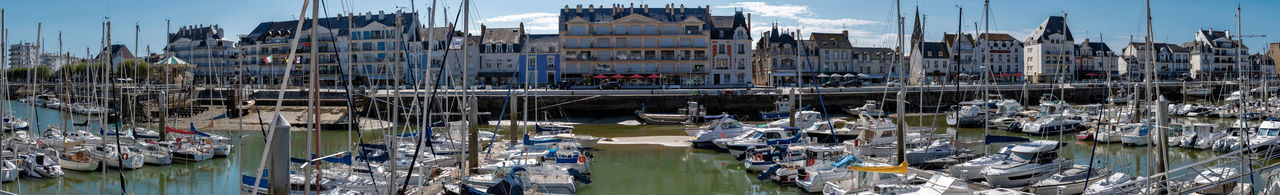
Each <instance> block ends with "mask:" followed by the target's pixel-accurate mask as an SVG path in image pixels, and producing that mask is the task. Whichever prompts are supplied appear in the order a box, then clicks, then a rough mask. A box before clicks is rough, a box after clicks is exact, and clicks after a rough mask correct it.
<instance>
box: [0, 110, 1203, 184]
mask: <svg viewBox="0 0 1280 195" xmlns="http://www.w3.org/2000/svg"><path fill="white" fill-rule="evenodd" d="M14 105H19V104H14ZM10 108H14V110H15V111H16V112H17V113H18V114H19V116H26V115H27V114H28V113H30V112H29V111H30V109H29V107H25V106H23V107H16V108H15V107H10ZM37 114H39V116H40V121H39V124H40V125H42V126H40V127H35V128H36V129H42V128H43V125H50V124H60V123H61V120H60V117H64V116H70V115H64V114H60V113H58V112H57V111H53V110H47V109H39V110H38V112H37ZM76 117H78V118H79V119H78V120H83V116H76ZM24 118H25V117H24ZM942 120H943V119H942V117H940V116H925V117H909V118H908V119H907V121H908V123H910V124H912V126H921V125H920V123H922V122H921V121H923V124H924V126H933V127H938V129H940V131H939V132H942V130H943V129H946V128H949V127H946V125H945V124H944V123H943V122H942ZM1213 121H1217V120H1213ZM95 128H96V127H95ZM247 128H249V129H257V127H247ZM680 128H681V127H680V126H674V125H647V126H624V125H614V124H585V125H577V133H579V134H586V135H593V136H598V137H634V136H671V135H676V136H682V135H685V134H684V132H683V131H682V130H681V129H680ZM483 130H485V131H491V130H492V127H486V128H483ZM957 131H958V134H959V139H960V140H961V141H965V142H973V141H980V140H981V139H982V136H983V130H982V129H970V128H965V129H958V130H957ZM212 132H213V133H217V134H222V135H226V136H227V137H240V136H241V135H243V139H237V140H235V141H237V142H239V141H242V140H243V144H244V145H243V147H237V148H236V149H235V150H234V151H233V153H232V154H231V156H228V157H225V158H214V159H211V160H207V161H202V162H194V163H186V162H176V163H174V164H172V165H167V166H153V165H147V166H145V167H143V168H141V169H137V170H125V171H123V172H118V171H116V170H114V169H112V170H106V171H103V170H99V171H95V172H76V171H69V170H68V171H66V172H67V175H66V176H64V177H61V178H46V179H31V178H23V179H21V182H7V183H4V184H0V189H2V190H5V191H10V192H22V193H23V194H59V193H60V194H96V193H103V194H116V193H119V192H120V191H121V187H120V186H121V182H122V181H121V179H120V178H121V174H122V173H123V178H125V180H124V182H125V183H126V184H125V186H126V187H125V189H127V190H128V192H129V193H131V194H235V193H237V189H238V187H239V175H240V174H242V173H252V172H253V171H255V170H256V168H257V165H258V162H259V160H260V158H261V155H262V152H263V147H262V146H263V144H264V143H263V142H264V141H263V140H264V138H263V136H262V132H260V131H241V132H236V131H216V130H215V131H212ZM990 132H991V133H992V134H997V135H1014V136H1025V135H1024V134H1021V133H1013V132H1005V131H1000V130H991V131H990ZM363 134H365V136H366V139H365V141H367V142H374V141H377V140H378V139H377V138H378V137H379V136H380V135H381V131H365V132H363ZM347 136H348V132H346V131H324V132H322V133H321V137H322V138H321V140H322V141H321V144H320V145H321V152H320V153H322V155H324V154H331V153H335V152H339V151H345V150H346V149H347V147H348V146H349V145H351V144H348V143H349V142H348V141H347ZM353 136H354V135H353ZM1033 139H1048V140H1058V139H1059V136H1046V137H1033ZM1061 139H1062V140H1063V141H1064V142H1066V143H1069V145H1068V146H1067V147H1066V148H1065V149H1064V151H1063V152H1061V154H1062V155H1063V156H1064V157H1066V158H1071V159H1073V160H1074V161H1076V162H1077V163H1081V164H1084V163H1087V162H1088V157H1089V156H1090V153H1091V151H1092V145H1091V143H1089V142H1077V141H1075V140H1074V138H1073V137H1072V136H1071V135H1064V136H1061ZM291 145H292V146H293V148H294V150H293V151H292V153H293V156H295V157H303V156H306V155H307V154H309V151H302V148H307V147H306V146H307V134H306V133H305V132H293V134H292V139H291ZM996 147H998V146H993V147H992V148H996ZM972 149H974V150H975V151H981V150H982V147H981V146H978V147H974V148H972ZM1096 151H1097V152H1096V155H1095V156H1096V157H1098V159H1097V160H1098V161H1100V163H1098V164H1097V165H1098V166H1105V167H1111V168H1114V169H1118V170H1121V171H1124V172H1129V173H1135V172H1136V173H1139V174H1142V175H1145V173H1146V170H1145V169H1146V168H1147V167H1150V166H1149V165H1147V164H1145V162H1148V161H1149V160H1150V158H1151V157H1150V156H1151V155H1152V154H1151V153H1149V152H1148V150H1147V149H1146V147H1124V146H1120V144H1101V145H1098V147H1097V150H1096ZM593 152H594V153H595V155H596V158H595V159H594V164H593V166H592V170H593V173H592V180H593V181H594V182H593V183H591V184H589V185H585V186H583V187H582V188H580V189H579V192H581V193H582V194H800V193H801V191H800V190H798V189H797V188H794V187H790V186H780V185H777V184H774V183H771V182H767V181H759V180H756V179H755V177H756V174H752V173H746V172H745V171H744V168H743V166H742V163H741V162H740V161H737V160H734V159H733V157H730V156H729V155H727V154H725V153H716V152H713V151H708V150H700V149H692V148H688V147H665V146H658V145H607V144H601V145H598V146H597V149H596V150H595V151H593ZM1215 155H1216V154H1215V153H1213V152H1210V151H1200V150H1188V149H1183V148H1172V149H1170V155H1169V156H1170V158H1171V160H1172V161H1173V163H1172V164H1173V166H1174V167H1176V166H1178V165H1185V164H1188V163H1190V162H1193V161H1194V160H1201V159H1204V158H1207V157H1211V156H1215ZM236 160H239V161H240V163H239V167H237V163H236ZM1135 162H1144V163H1135ZM295 169H296V168H295Z"/></svg>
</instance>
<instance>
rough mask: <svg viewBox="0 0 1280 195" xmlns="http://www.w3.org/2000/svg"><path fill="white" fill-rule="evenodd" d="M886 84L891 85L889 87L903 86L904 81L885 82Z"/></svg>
mask: <svg viewBox="0 0 1280 195" xmlns="http://www.w3.org/2000/svg"><path fill="white" fill-rule="evenodd" d="M885 86H889V87H901V86H902V82H898V81H889V82H888V83H885Z"/></svg>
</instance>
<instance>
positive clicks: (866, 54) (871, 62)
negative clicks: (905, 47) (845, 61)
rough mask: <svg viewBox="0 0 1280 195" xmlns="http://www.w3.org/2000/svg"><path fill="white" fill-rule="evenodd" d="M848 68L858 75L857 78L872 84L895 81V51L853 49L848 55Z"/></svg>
mask: <svg viewBox="0 0 1280 195" xmlns="http://www.w3.org/2000/svg"><path fill="white" fill-rule="evenodd" d="M850 55H851V56H850V57H851V58H853V59H852V60H850V66H852V67H853V71H854V72H857V73H858V76H859V77H862V78H863V79H866V80H870V81H872V82H885V81H887V80H897V79H899V78H898V69H900V67H898V65H897V64H895V63H894V60H897V58H896V57H897V56H898V55H900V54H899V53H898V52H897V51H894V50H893V49H890V48H880V47H854V48H853V49H852V53H851V54H850Z"/></svg>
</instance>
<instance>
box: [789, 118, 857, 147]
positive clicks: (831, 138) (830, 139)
mask: <svg viewBox="0 0 1280 195" xmlns="http://www.w3.org/2000/svg"><path fill="white" fill-rule="evenodd" d="M868 116H870V115H868ZM850 126H852V125H849V124H848V122H846V121H844V120H839V119H831V122H826V121H822V122H817V123H814V124H813V125H812V126H809V127H808V128H805V129H804V132H805V134H808V135H809V137H812V138H814V139H816V140H817V141H818V142H819V143H837V142H839V141H842V140H851V139H857V138H858V133H860V131H855V130H853V129H852V128H850Z"/></svg>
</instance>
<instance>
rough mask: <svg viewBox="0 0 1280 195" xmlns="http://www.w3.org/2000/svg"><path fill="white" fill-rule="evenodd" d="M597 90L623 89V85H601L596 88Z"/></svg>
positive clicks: (615, 83)
mask: <svg viewBox="0 0 1280 195" xmlns="http://www.w3.org/2000/svg"><path fill="white" fill-rule="evenodd" d="M596 89H622V83H618V82H608V83H603V84H600V86H596Z"/></svg>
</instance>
